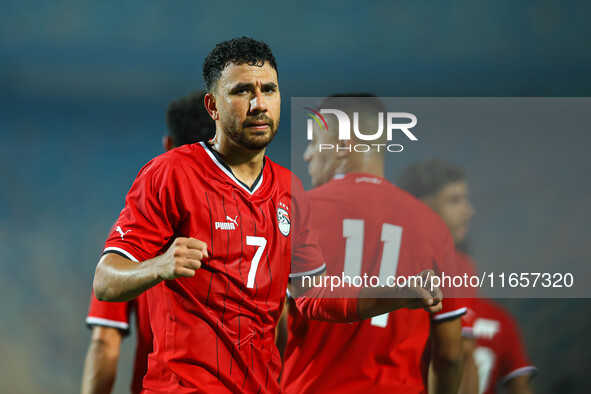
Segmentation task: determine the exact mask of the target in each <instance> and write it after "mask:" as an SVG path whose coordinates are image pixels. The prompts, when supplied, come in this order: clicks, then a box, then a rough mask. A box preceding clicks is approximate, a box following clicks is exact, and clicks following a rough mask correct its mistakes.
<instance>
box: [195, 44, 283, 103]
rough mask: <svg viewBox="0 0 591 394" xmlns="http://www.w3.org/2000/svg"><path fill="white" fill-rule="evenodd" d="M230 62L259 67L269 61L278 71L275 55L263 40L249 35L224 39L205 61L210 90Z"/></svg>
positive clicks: (205, 79) (206, 82)
mask: <svg viewBox="0 0 591 394" xmlns="http://www.w3.org/2000/svg"><path fill="white" fill-rule="evenodd" d="M230 63H234V64H248V65H250V66H259V67H262V66H263V65H264V64H265V63H269V65H270V66H271V67H273V69H275V71H277V63H276V62H275V56H273V52H271V48H269V46H268V45H267V44H266V43H264V42H263V41H257V40H255V39H252V38H248V37H241V38H233V39H231V40H228V41H223V42H220V43H219V44H217V45H216V46H215V48H213V49H212V51H211V52H210V53H209V55H207V57H206V58H205V61H204V62H203V80H204V81H205V87H206V88H207V91H208V92H211V91H212V89H213V88H214V87H215V84H216V82H217V81H218V79H220V76H221V75H222V71H223V70H224V68H226V66H227V65H228V64H230Z"/></svg>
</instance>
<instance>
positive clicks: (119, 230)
mask: <svg viewBox="0 0 591 394" xmlns="http://www.w3.org/2000/svg"><path fill="white" fill-rule="evenodd" d="M115 230H117V232H118V233H119V234H121V239H123V236H124V235H125V234H127V233H128V232H130V231H131V230H127V231H126V232H123V230H122V229H121V226H117V228H116V229H115Z"/></svg>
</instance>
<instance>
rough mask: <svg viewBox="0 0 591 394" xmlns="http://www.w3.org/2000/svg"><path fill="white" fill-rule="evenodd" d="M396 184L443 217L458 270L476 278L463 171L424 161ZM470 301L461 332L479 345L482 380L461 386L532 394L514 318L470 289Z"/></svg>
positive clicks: (441, 162) (488, 392) (470, 212)
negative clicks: (468, 238) (469, 247)
mask: <svg viewBox="0 0 591 394" xmlns="http://www.w3.org/2000/svg"><path fill="white" fill-rule="evenodd" d="M398 184H399V185H400V187H402V188H403V189H405V190H407V191H408V192H410V193H411V194H413V195H415V196H416V197H418V198H420V199H422V200H423V201H424V202H425V203H426V204H427V205H429V206H430V207H431V208H432V209H433V210H434V211H435V212H437V213H438V214H439V215H440V216H441V218H442V219H443V220H444V221H445V223H446V224H447V226H448V227H449V229H450V231H451V233H452V235H453V237H454V242H455V243H456V248H457V249H456V259H457V265H458V269H459V270H460V272H465V273H467V274H468V275H469V276H472V275H475V274H476V265H475V263H474V261H473V260H472V259H471V258H470V256H468V255H467V254H466V253H465V252H464V251H463V250H466V249H467V247H466V236H467V234H468V229H469V225H470V220H471V219H472V217H473V216H474V213H475V211H474V208H473V207H472V204H471V203H470V200H469V198H468V184H467V183H466V177H465V175H464V172H463V171H462V169H461V168H459V167H458V166H457V165H455V164H452V163H449V162H447V161H444V160H439V159H431V160H425V161H421V162H418V163H415V164H413V165H411V166H409V167H408V168H406V169H405V170H404V171H403V172H402V173H401V174H400V175H399V177H398ZM469 290H470V289H469ZM468 296H470V297H473V299H471V300H470V308H469V310H468V313H467V314H466V315H465V316H464V318H463V321H464V323H465V325H466V327H465V328H464V329H463V332H464V335H465V337H466V338H472V339H473V340H472V339H467V340H466V341H465V342H466V343H467V344H469V343H472V342H474V340H475V342H476V343H475V344H474V345H473V346H475V348H474V351H473V357H474V359H475V362H476V365H477V366H478V371H477V374H478V379H472V381H468V382H466V380H464V382H463V385H473V383H474V382H475V381H477V383H478V384H477V389H474V390H468V392H478V393H486V394H492V393H496V392H498V391H497V390H498V389H504V390H506V391H507V392H509V393H512V394H517V393H519V394H527V393H531V392H532V389H531V387H530V384H529V381H530V380H531V376H532V373H533V372H534V371H535V370H536V368H535V367H533V366H531V365H530V364H529V361H528V360H527V357H526V355H525V351H524V349H523V346H522V345H521V340H520V339H519V334H518V329H517V325H516V323H515V321H514V319H513V317H512V316H511V314H510V313H509V311H507V310H506V309H504V308H503V307H502V306H500V305H498V304H497V303H495V302H494V301H492V300H487V299H481V298H476V297H477V292H476V289H471V290H470V294H469V295H468ZM464 375H465V377H466V378H468V379H470V377H471V376H472V377H473V378H475V377H476V376H474V375H475V373H473V372H467V371H465V372H464Z"/></svg>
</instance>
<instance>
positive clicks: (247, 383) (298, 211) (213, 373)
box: [94, 37, 441, 393]
mask: <svg viewBox="0 0 591 394" xmlns="http://www.w3.org/2000/svg"><path fill="white" fill-rule="evenodd" d="M203 75H204V79H205V84H206V86H207V89H208V94H207V95H206V96H205V106H206V109H207V110H208V112H209V114H210V116H211V117H212V118H213V119H214V120H215V122H216V136H215V138H214V139H213V140H211V141H210V142H208V143H200V144H193V145H186V146H184V147H180V148H177V149H173V150H172V151H169V152H167V153H165V154H163V155H161V156H158V157H156V158H154V159H153V160H152V161H150V162H149V163H148V164H147V165H146V166H144V167H143V168H142V170H140V173H139V174H138V176H137V178H136V180H135V182H134V184H133V185H132V187H131V189H130V191H129V193H128V194H127V197H126V204H125V207H124V208H123V210H122V211H121V214H120V216H119V219H118V221H117V223H116V225H117V226H118V227H119V228H120V229H121V230H122V232H123V234H124V235H123V236H122V235H121V234H120V233H119V232H113V233H112V234H111V236H110V237H109V238H108V239H107V242H106V246H105V251H104V253H103V257H102V258H101V260H100V261H99V263H98V265H97V269H96V273H95V279H94V292H95V294H96V296H97V298H98V299H100V300H104V301H127V300H130V299H133V298H135V297H137V296H138V295H139V294H141V293H142V292H144V291H147V297H148V307H149V318H150V326H151V328H152V332H153V334H154V351H153V352H152V353H151V354H150V355H149V357H148V372H147V374H146V377H145V378H144V381H143V386H144V392H174V393H195V392H206V393H211V392H248V393H250V392H278V391H279V383H278V382H277V378H278V376H279V371H280V368H281V360H280V358H279V354H278V351H277V348H276V346H275V343H274V338H275V335H274V329H275V326H276V323H277V320H278V319H279V316H280V313H281V310H282V307H283V302H284V299H285V289H286V288H287V286H288V282H290V286H291V289H292V291H293V293H294V294H296V295H298V294H302V293H304V292H305V294H304V295H306V296H307V297H298V299H297V300H296V305H297V306H298V308H299V309H300V310H301V311H302V313H303V314H305V315H306V316H308V317H311V318H315V319H325V320H329V321H351V320H359V319H362V318H367V317H372V316H375V315H378V314H380V313H384V312H387V311H391V310H396V309H400V308H423V309H426V310H428V311H438V310H440V309H441V302H440V300H441V292H440V291H439V289H438V288H433V289H431V286H432V282H431V281H430V280H428V277H432V273H431V272H429V271H425V272H422V273H420V275H421V277H422V278H423V282H422V283H421V284H420V285H419V284H414V285H413V286H408V287H404V288H393V289H387V290H386V291H376V290H374V289H365V288H362V289H355V290H350V291H346V292H343V293H341V294H343V295H346V298H341V299H330V298H326V297H325V295H326V292H325V291H324V290H323V289H317V288H312V289H310V288H303V287H302V286H301V285H299V283H298V282H301V281H299V280H294V279H295V278H300V277H302V276H314V275H316V276H317V275H321V274H322V273H323V272H324V271H325V267H326V265H325V264H324V258H323V256H322V253H321V251H320V248H319V247H318V245H317V243H316V237H315V235H314V232H313V230H312V229H311V225H310V217H309V213H308V201H307V199H306V196H305V194H304V193H303V187H302V185H301V182H300V181H299V180H297V179H296V178H293V176H292V174H291V172H290V171H289V170H287V169H285V168H283V167H281V166H279V165H277V164H275V163H273V162H271V160H269V158H268V157H266V156H265V148H266V146H267V145H268V144H269V143H270V142H271V140H272V139H273V137H274V136H275V133H276V132H277V128H278V125H279V117H280V105H281V98H280V93H279V86H278V82H277V65H276V63H275V58H274V56H273V54H272V52H271V50H270V48H269V47H268V46H267V45H266V44H265V43H263V42H260V41H256V40H253V39H250V38H247V37H242V38H236V39H232V40H229V41H224V42H222V43H220V44H218V45H216V47H215V48H214V49H213V50H212V51H211V52H210V54H209V55H208V56H207V57H206V59H205V62H204V65H203ZM292 244H293V247H292ZM140 262H141V264H138V263H140ZM310 294H311V295H312V296H309V295H310ZM360 295H361V296H360ZM393 295H398V297H393ZM363 296H368V297H366V298H362V297H363ZM382 296H389V298H378V297H382Z"/></svg>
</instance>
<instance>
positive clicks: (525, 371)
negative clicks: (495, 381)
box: [501, 365, 538, 384]
mask: <svg viewBox="0 0 591 394" xmlns="http://www.w3.org/2000/svg"><path fill="white" fill-rule="evenodd" d="M537 370H538V368H536V367H534V366H533V365H528V366H526V367H521V368H517V369H516V370H514V371H513V372H510V373H508V374H507V375H506V376H505V377H504V378H503V379H502V380H501V382H502V384H505V383H507V382H508V381H509V380H511V379H513V378H516V377H518V376H524V375H533V374H534V373H535V372H536V371H537Z"/></svg>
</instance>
